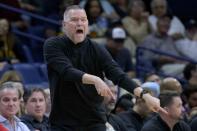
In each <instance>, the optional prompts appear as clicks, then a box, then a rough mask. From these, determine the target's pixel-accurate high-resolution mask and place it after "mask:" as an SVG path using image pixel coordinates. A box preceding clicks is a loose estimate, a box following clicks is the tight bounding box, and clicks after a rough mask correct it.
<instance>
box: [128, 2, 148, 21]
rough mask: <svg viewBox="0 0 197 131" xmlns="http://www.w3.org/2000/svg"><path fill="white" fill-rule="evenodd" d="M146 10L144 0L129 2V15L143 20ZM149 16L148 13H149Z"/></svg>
mask: <svg viewBox="0 0 197 131" xmlns="http://www.w3.org/2000/svg"><path fill="white" fill-rule="evenodd" d="M144 11H145V5H144V2H143V1H142V0H132V1H131V2H130V4H129V9H128V12H129V15H130V16H131V17H133V18H134V19H136V20H138V21H141V20H143V18H144V17H145V16H143V15H144V14H143V13H144ZM147 17H148V15H147Z"/></svg>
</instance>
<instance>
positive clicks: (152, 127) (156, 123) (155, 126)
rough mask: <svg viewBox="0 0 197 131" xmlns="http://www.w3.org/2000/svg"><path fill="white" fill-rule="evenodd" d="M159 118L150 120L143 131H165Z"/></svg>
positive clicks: (155, 117)
mask: <svg viewBox="0 0 197 131" xmlns="http://www.w3.org/2000/svg"><path fill="white" fill-rule="evenodd" d="M162 129H163V128H162V124H161V121H160V119H159V116H157V115H156V116H154V117H152V118H151V119H149V120H148V121H147V122H146V123H145V124H144V126H143V128H142V131H163V130H162Z"/></svg>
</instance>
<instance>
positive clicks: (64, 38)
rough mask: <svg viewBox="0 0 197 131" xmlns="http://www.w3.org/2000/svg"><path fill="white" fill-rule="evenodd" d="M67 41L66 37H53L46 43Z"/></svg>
mask: <svg viewBox="0 0 197 131" xmlns="http://www.w3.org/2000/svg"><path fill="white" fill-rule="evenodd" d="M66 39H67V37H66V36H53V37H50V38H48V39H46V41H45V43H49V42H59V41H63V40H66Z"/></svg>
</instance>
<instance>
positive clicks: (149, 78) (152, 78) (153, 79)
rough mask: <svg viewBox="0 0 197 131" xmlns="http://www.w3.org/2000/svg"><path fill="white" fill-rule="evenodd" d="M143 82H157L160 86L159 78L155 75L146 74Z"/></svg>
mask: <svg viewBox="0 0 197 131" xmlns="http://www.w3.org/2000/svg"><path fill="white" fill-rule="evenodd" d="M144 81H145V82H157V83H158V84H159V85H160V84H161V78H160V76H159V75H157V74H155V73H149V74H146V76H145V78H144Z"/></svg>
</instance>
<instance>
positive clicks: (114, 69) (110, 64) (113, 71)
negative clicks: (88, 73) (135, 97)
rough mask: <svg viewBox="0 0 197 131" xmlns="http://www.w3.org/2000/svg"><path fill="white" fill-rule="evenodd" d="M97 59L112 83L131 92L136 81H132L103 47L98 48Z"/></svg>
mask: <svg viewBox="0 0 197 131" xmlns="http://www.w3.org/2000/svg"><path fill="white" fill-rule="evenodd" d="M98 54H100V55H99V59H100V60H99V61H100V63H101V66H102V70H103V71H104V72H105V75H106V77H107V78H108V79H110V80H112V81H113V82H114V84H117V85H119V86H120V87H122V88H124V89H126V90H127V91H129V92H131V93H133V90H134V88H136V87H137V85H136V83H135V82H133V81H132V80H131V79H130V78H129V77H128V76H127V75H126V73H125V72H123V71H122V69H121V68H120V67H119V66H118V64H117V63H116V62H115V61H114V60H113V59H112V57H111V55H110V54H109V53H108V52H107V50H106V49H105V48H104V47H103V48H102V47H100V48H99V52H98Z"/></svg>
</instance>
